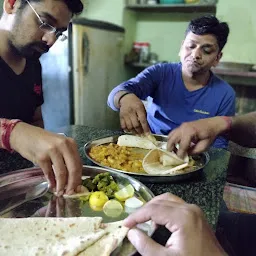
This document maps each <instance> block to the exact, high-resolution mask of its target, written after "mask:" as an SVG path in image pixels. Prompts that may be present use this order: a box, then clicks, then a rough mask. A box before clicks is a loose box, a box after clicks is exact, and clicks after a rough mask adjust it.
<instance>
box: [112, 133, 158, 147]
mask: <svg viewBox="0 0 256 256" xmlns="http://www.w3.org/2000/svg"><path fill="white" fill-rule="evenodd" d="M117 145H118V146H126V147H133V148H143V149H154V148H156V147H157V145H156V144H154V142H153V141H152V140H151V139H148V138H147V137H139V136H134V135H121V136H119V137H118V141H117Z"/></svg>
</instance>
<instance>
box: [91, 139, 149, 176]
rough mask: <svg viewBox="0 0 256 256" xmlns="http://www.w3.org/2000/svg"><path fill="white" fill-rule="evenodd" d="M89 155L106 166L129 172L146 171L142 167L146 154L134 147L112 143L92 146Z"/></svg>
mask: <svg viewBox="0 0 256 256" xmlns="http://www.w3.org/2000/svg"><path fill="white" fill-rule="evenodd" d="M89 155H90V157H91V158H93V159H94V160H95V161H97V162H98V163H100V164H101V165H104V166H108V167H111V168H114V169H119V170H123V171H127V172H137V173H145V171H144V170H143V167H142V160H143V158H144V154H143V153H138V152H136V151H134V149H133V148H129V147H124V146H118V145H117V144H114V143H110V144H107V145H99V146H94V147H92V148H91V150H90V153H89Z"/></svg>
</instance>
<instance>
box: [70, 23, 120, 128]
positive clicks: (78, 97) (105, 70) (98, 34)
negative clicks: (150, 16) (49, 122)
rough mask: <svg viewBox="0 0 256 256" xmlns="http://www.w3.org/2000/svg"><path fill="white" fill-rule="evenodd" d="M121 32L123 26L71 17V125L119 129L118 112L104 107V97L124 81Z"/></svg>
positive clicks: (105, 99)
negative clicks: (72, 18)
mask: <svg viewBox="0 0 256 256" xmlns="http://www.w3.org/2000/svg"><path fill="white" fill-rule="evenodd" d="M124 33H125V30H124V28H122V27H119V26H116V25H114V24H110V23H106V22H101V21H93V20H88V19H84V18H79V19H74V20H73V22H72V46H71V49H72V79H73V81H72V82H73V83H72V84H73V85H72V87H73V90H72V93H71V96H72V98H71V106H73V116H72V113H71V120H72V121H73V123H74V124H78V125H87V126H91V127H97V128H105V129H118V128H120V122H119V114H118V113H117V112H114V111H112V110H111V109H110V108H109V107H108V106H107V97H108V94H109V93H110V91H111V90H112V89H113V88H114V87H115V86H116V85H118V84H119V83H121V82H122V81H123V80H124V47H123V46H124ZM72 101H73V102H72ZM72 121H71V122H72Z"/></svg>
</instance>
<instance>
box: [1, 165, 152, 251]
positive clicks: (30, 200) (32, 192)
mask: <svg viewBox="0 0 256 256" xmlns="http://www.w3.org/2000/svg"><path fill="white" fill-rule="evenodd" d="M102 172H109V173H110V174H111V176H112V177H113V178H114V179H115V181H116V182H117V183H118V184H119V186H120V187H123V186H126V185H128V184H131V185H132V186H133V187H134V189H135V194H136V195H137V196H138V197H140V198H141V199H143V200H144V201H145V202H148V201H150V200H151V199H152V198H153V197H154V195H153V193H152V192H151V191H150V190H149V189H148V188H147V187H146V186H145V185H143V184H142V183H140V182H139V181H137V180H136V179H134V178H132V177H130V176H128V175H125V174H123V173H117V172H113V171H111V170H107V169H105V168H101V167H94V166H84V167H83V175H85V176H91V177H94V176H95V175H97V174H99V173H102ZM79 216H86V217H94V216H101V217H102V218H103V222H104V223H107V222H113V221H118V220H122V219H124V218H126V217H127V216H128V214H127V213H125V212H123V213H122V214H121V215H120V216H118V217H116V218H112V217H107V216H106V215H105V214H104V213H103V212H102V211H100V212H98V211H93V210H92V209H91V208H90V207H89V205H88V203H85V204H81V201H80V200H79V199H64V198H63V197H60V198H57V197H56V196H54V195H53V194H52V193H50V192H49V191H48V183H47V182H46V180H45V178H44V175H43V172H42V170H41V169H40V168H38V167H33V168H29V169H23V170H19V171H15V172H11V173H9V174H5V175H1V176H0V217H1V218H26V217H79ZM140 228H142V229H143V230H144V231H145V232H147V234H148V235H149V236H151V235H152V234H153V232H154V231H155V226H154V225H153V223H151V225H149V224H148V223H145V225H142V226H140ZM135 252H136V251H135V248H134V247H133V246H132V245H131V243H130V242H129V241H128V239H127V238H126V239H125V240H124V242H123V244H122V246H121V247H120V248H117V250H115V252H114V253H112V255H122V256H130V255H133V254H134V253H135Z"/></svg>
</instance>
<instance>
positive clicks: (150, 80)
mask: <svg viewBox="0 0 256 256" xmlns="http://www.w3.org/2000/svg"><path fill="white" fill-rule="evenodd" d="M121 90H126V91H129V92H132V93H134V94H135V95H137V97H139V98H140V99H141V100H145V99H147V97H151V98H152V100H149V101H148V102H149V103H148V105H147V120H148V123H149V126H150V129H151V131H152V133H156V134H165V135H167V134H168V133H169V132H170V131H171V130H173V129H174V128H176V127H178V126H180V125H181V124H182V123H183V122H189V121H194V120H197V119H202V118H208V117H214V116H233V115H234V114H235V92H234V90H233V88H232V87H231V86H230V85H229V84H228V83H226V82H225V81H223V80H221V79H220V78H219V77H217V76H216V75H214V74H213V73H212V72H211V76H210V79H209V81H208V84H207V85H206V86H204V87H203V88H200V89H198V90H195V91H188V90H187V88H186V86H185V84H184V82H183V79H182V73H181V63H160V64H157V65H154V66H151V67H149V68H147V69H145V70H144V71H143V72H141V73H140V74H138V75H137V76H136V77H135V78H132V79H130V80H128V81H126V82H124V83H122V84H120V85H118V86H117V87H115V88H114V89H113V90H112V91H111V93H110V95H109V98H108V105H109V106H110V107H111V108H112V109H113V110H118V109H117V108H116V107H115V106H114V96H115V94H116V93H117V92H118V91H121ZM213 146H215V147H221V148H225V147H227V140H226V139H225V138H223V137H218V138H217V139H216V140H215V142H214V144H213Z"/></svg>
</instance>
